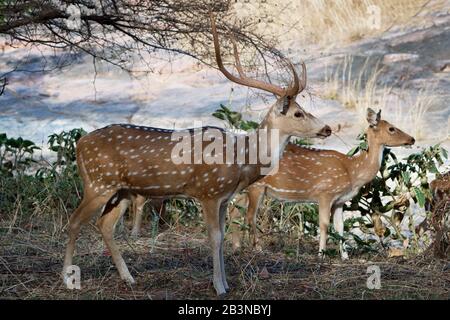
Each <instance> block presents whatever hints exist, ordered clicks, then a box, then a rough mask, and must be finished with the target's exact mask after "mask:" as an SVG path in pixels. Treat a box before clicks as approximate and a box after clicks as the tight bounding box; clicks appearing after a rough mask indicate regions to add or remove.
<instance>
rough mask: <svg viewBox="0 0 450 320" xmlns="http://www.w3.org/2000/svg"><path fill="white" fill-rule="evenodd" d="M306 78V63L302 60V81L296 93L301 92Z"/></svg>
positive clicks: (304, 86)
mask: <svg viewBox="0 0 450 320" xmlns="http://www.w3.org/2000/svg"><path fill="white" fill-rule="evenodd" d="M306 80H307V73H306V65H305V62H304V61H302V81H301V83H300V90H299V91H298V93H300V92H302V91H303V90H305V88H306Z"/></svg>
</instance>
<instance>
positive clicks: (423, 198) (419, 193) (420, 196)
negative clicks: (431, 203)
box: [414, 187, 425, 208]
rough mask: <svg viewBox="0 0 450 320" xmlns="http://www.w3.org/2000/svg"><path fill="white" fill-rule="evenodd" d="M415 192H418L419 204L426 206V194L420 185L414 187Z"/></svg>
mask: <svg viewBox="0 0 450 320" xmlns="http://www.w3.org/2000/svg"><path fill="white" fill-rule="evenodd" d="M414 193H415V194H416V197H417V201H418V203H419V206H420V207H421V208H423V207H424V206H425V195H424V194H423V192H422V190H420V189H419V188H418V187H414Z"/></svg>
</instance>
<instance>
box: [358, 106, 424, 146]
mask: <svg viewBox="0 0 450 320" xmlns="http://www.w3.org/2000/svg"><path fill="white" fill-rule="evenodd" d="M367 122H368V123H369V128H368V129H367V136H368V138H369V139H370V138H372V137H374V138H375V137H376V139H374V140H376V141H377V142H378V144H379V145H382V146H388V147H399V146H408V145H413V144H414V143H415V141H416V140H415V139H414V138H413V137H411V136H410V135H409V134H407V133H405V132H403V131H402V130H400V129H398V128H397V127H395V126H394V125H392V124H390V123H389V122H387V121H386V120H381V110H379V111H378V113H377V112H375V111H374V110H372V109H371V108H368V109H367Z"/></svg>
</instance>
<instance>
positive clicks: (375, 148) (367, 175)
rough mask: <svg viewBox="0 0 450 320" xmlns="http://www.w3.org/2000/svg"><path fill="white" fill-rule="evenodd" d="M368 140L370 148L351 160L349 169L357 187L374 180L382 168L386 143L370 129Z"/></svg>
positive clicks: (353, 182)
mask: <svg viewBox="0 0 450 320" xmlns="http://www.w3.org/2000/svg"><path fill="white" fill-rule="evenodd" d="M367 141H368V145H369V148H368V150H367V151H366V150H363V151H361V152H360V153H359V154H358V155H357V156H355V157H353V158H352V161H351V167H350V169H349V171H350V176H351V177H352V184H353V185H354V186H355V187H361V186H363V185H365V184H367V183H369V182H370V181H372V180H373V178H375V176H376V175H377V173H378V171H379V170H380V167H381V162H382V160H383V151H384V144H382V143H380V142H379V141H377V139H376V138H375V136H374V134H373V133H372V132H371V131H370V130H369V131H368V132H367Z"/></svg>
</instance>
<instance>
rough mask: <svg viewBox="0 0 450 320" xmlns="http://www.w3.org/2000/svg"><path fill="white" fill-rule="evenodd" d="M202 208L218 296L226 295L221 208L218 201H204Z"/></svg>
mask: <svg viewBox="0 0 450 320" xmlns="http://www.w3.org/2000/svg"><path fill="white" fill-rule="evenodd" d="M202 208H203V212H204V216H205V220H206V225H207V226H208V235H209V242H210V243H211V249H212V256H213V284H214V288H215V289H216V292H217V295H219V296H220V295H223V294H225V293H226V290H225V286H224V281H223V279H224V278H225V275H222V260H223V257H222V255H221V253H222V250H221V247H222V231H221V228H220V227H221V221H220V220H221V219H220V211H221V210H220V208H219V203H217V201H204V202H202Z"/></svg>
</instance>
